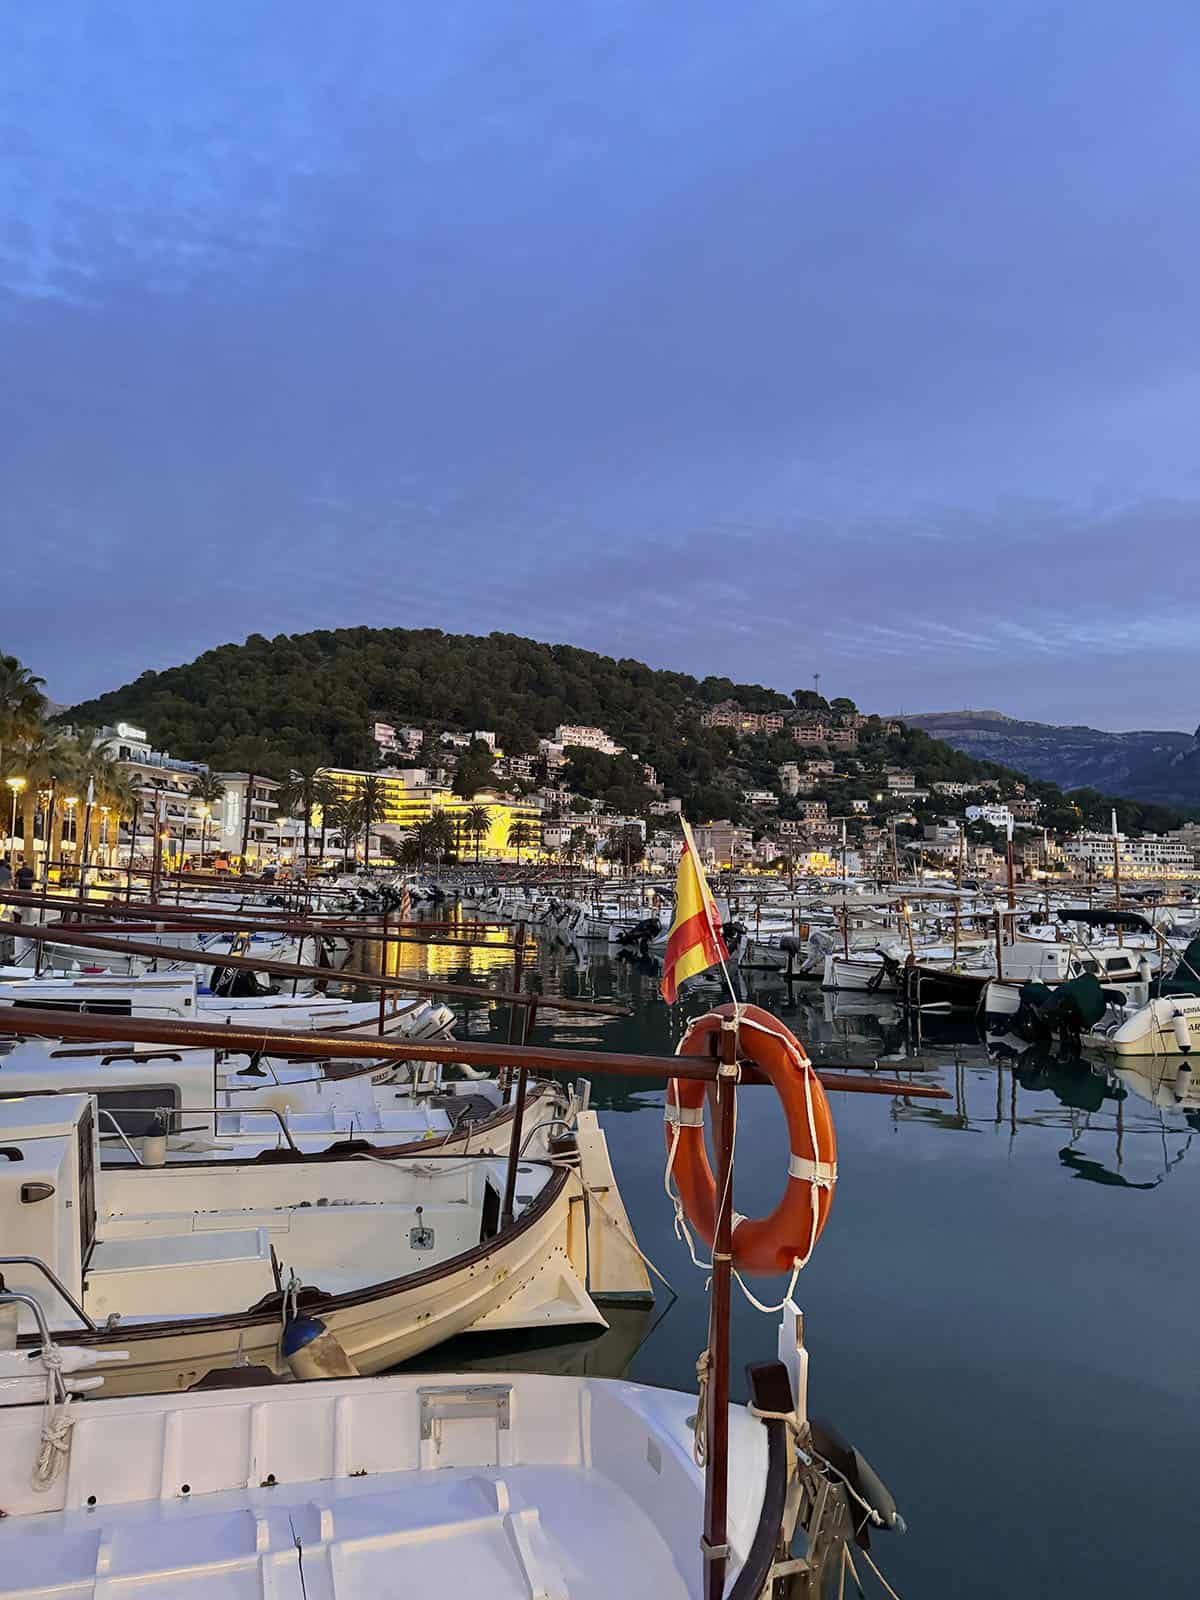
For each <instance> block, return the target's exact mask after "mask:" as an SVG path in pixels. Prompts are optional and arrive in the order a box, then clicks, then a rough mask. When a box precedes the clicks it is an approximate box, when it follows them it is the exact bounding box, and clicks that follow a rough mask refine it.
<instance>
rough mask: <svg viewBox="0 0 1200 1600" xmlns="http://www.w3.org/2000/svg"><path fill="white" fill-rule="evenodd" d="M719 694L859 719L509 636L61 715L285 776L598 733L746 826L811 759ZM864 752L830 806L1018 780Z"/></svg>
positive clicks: (174, 674) (594, 784)
mask: <svg viewBox="0 0 1200 1600" xmlns="http://www.w3.org/2000/svg"><path fill="white" fill-rule="evenodd" d="M724 700H736V701H738V702H739V703H740V705H741V707H742V709H743V710H744V711H776V710H777V711H784V712H791V713H793V714H795V713H796V711H797V710H800V711H809V712H817V713H820V714H821V715H823V716H826V717H828V715H829V714H830V713H831V712H832V713H833V714H835V715H836V713H837V712H838V711H839V709H841V710H847V711H853V710H854V707H853V704H852V702H850V701H838V700H834V701H832V702H830V703H827V702H826V701H825V700H823V699H821V698H820V697H819V696H817V695H815V694H814V693H812V691H810V690H803V689H797V690H795V691H794V693H793V694H792V695H791V696H790V697H789V696H788V695H785V694H781V693H780V692H779V691H778V690H775V689H768V688H764V687H763V686H762V685H760V684H737V683H733V682H732V681H731V680H730V679H728V678H716V677H710V678H704V679H699V678H693V677H691V676H689V675H688V674H687V673H684V672H660V671H655V670H654V669H652V668H650V667H648V666H646V665H645V664H644V663H643V662H641V661H630V660H622V661H616V660H613V659H612V658H611V657H609V656H601V655H596V654H595V653H594V652H592V651H590V650H579V649H576V648H575V647H574V646H572V645H561V644H558V645H549V644H540V643H538V642H536V641H535V640H532V639H523V638H519V637H518V636H516V635H515V634H506V633H492V634H488V635H487V636H486V637H483V638H479V637H475V636H472V635H464V634H448V633H442V632H440V631H439V630H437V629H432V628H425V629H407V628H339V629H336V630H333V631H327V630H322V631H319V632H316V633H302V634H278V635H277V636H276V637H275V638H274V639H266V638H264V637H263V636H262V635H261V634H251V636H250V637H249V638H248V639H247V640H246V642H245V643H244V644H240V645H234V644H229V645H222V646H221V647H220V648H219V649H217V650H209V651H207V652H206V653H205V654H204V655H202V656H199V657H197V659H196V660H195V661H193V662H190V663H189V664H188V665H186V666H180V667H170V668H168V669H167V670H166V671H165V672H145V673H143V674H142V676H141V677H140V678H138V679H137V680H136V681H135V682H133V683H130V684H126V685H125V687H124V688H121V689H115V690H113V691H112V692H111V693H110V694H105V695H101V696H99V698H97V699H95V700H89V701H86V702H84V703H83V704H81V705H78V706H75V707H73V708H72V710H71V711H70V712H68V713H66V718H67V720H70V721H71V722H74V723H76V724H103V723H115V722H118V721H129V722H134V723H137V724H138V725H139V726H142V727H145V729H146V730H147V732H148V734H149V736H150V738H151V739H152V740H153V742H154V743H155V745H157V746H158V748H159V749H162V750H167V751H169V752H170V753H171V754H173V755H177V756H184V757H188V758H191V759H194V760H204V761H208V762H210V763H211V764H212V765H213V766H215V767H217V768H218V769H224V770H239V769H240V770H243V771H253V772H262V773H268V774H274V775H276V776H280V777H283V776H286V774H287V772H288V771H289V770H290V768H291V767H292V766H301V765H311V764H317V763H330V764H336V765H341V766H352V767H370V766H373V765H374V764H375V761H376V755H377V752H376V747H375V744H374V741H373V738H372V723H373V722H374V721H376V720H380V721H383V722H390V723H393V724H396V725H419V726H421V727H423V728H424V729H425V731H426V732H427V733H429V734H431V735H434V736H436V735H437V734H439V733H440V732H441V731H442V730H444V729H459V730H462V731H465V732H473V731H475V730H476V729H487V730H490V731H492V732H494V733H495V734H496V735H497V739H498V742H499V745H500V747H501V749H503V750H504V751H505V752H506V753H507V754H509V755H522V754H529V753H533V752H534V751H536V749H537V741H538V739H539V738H544V737H546V736H548V735H551V734H553V733H554V731H555V729H556V728H557V727H558V725H559V724H560V723H564V722H567V723H586V724H597V725H599V726H600V727H603V728H605V729H607V731H608V732H609V733H610V734H612V735H613V737H614V738H615V739H617V740H618V741H619V742H620V743H621V744H623V745H625V746H626V747H627V749H628V750H629V751H630V752H631V753H632V754H633V755H634V756H638V757H640V758H641V759H642V760H644V761H648V762H651V763H652V764H653V765H654V766H655V767H656V768H657V769H658V776H659V779H660V781H661V782H662V783H663V785H664V786H665V789H666V792H667V794H669V795H677V796H679V797H680V798H681V799H682V800H683V801H684V803H685V805H687V807H688V809H689V811H690V812H691V814H692V815H694V816H697V817H726V816H728V817H733V818H735V819H736V818H738V817H745V816H747V815H748V808H747V804H746V802H745V799H744V796H745V792H746V791H747V790H750V791H753V790H756V789H762V788H764V787H765V788H771V789H775V790H776V791H777V790H778V768H779V764H780V763H781V762H784V761H794V760H796V759H797V758H798V757H799V758H801V759H803V754H804V752H803V751H802V750H801V749H798V747H797V745H796V743H795V742H794V740H793V738H792V733H791V729H790V728H786V727H785V728H783V729H781V730H779V731H776V732H773V733H769V734H768V733H753V734H749V735H746V734H739V733H736V732H734V731H733V730H732V729H730V728H704V727H701V725H700V716H701V714H702V713H703V711H704V710H705V708H706V707H709V706H714V705H717V704H719V703H720V702H722V701H724ZM860 740H861V743H860V747H859V749H858V751H857V752H855V757H854V758H852V759H851V760H850V761H849V762H846V761H842V762H841V763H840V765H841V767H842V768H843V771H842V774H841V776H840V777H839V780H838V788H837V791H836V796H833V794H832V791H831V797H835V798H837V799H838V801H839V803H841V802H848V801H849V800H851V799H855V798H868V797H869V796H870V795H872V794H874V793H875V791H876V790H877V789H879V787H880V786H881V783H882V776H881V775H882V772H883V769H884V766H885V764H887V763H895V764H898V765H899V766H901V767H904V768H907V769H910V770H911V771H912V772H913V773H914V774H915V775H916V777H917V780H918V782H919V783H921V784H930V783H932V782H935V781H937V780H938V779H952V780H957V781H960V782H979V781H980V780H982V779H984V778H1003V779H1006V780H1012V779H1013V778H1014V776H1019V774H1018V775H1014V774H1013V773H1012V771H1011V770H1010V769H1009V770H1006V768H1005V767H1003V766H1001V765H998V764H996V763H995V762H993V761H987V760H980V759H977V758H975V757H972V756H969V755H965V754H963V753H962V752H960V751H958V750H954V749H952V748H951V747H950V745H949V744H946V743H943V742H942V741H941V740H939V739H936V738H931V737H930V735H929V734H928V733H926V732H924V731H923V730H922V729H920V728H916V727H908V726H906V727H904V728H902V729H901V730H899V731H896V730H895V726H894V725H892V727H891V728H889V726H888V725H887V724H885V723H884V722H881V721H880V719H879V718H878V717H870V718H869V719H868V720H867V722H866V723H865V725H864V726H863V728H862V730H861V732H860ZM982 753H983V752H980V754H982ZM460 775H461V774H460ZM566 775H567V778H568V780H569V782H570V784H571V786H572V787H574V788H575V789H576V790H577V792H579V793H581V794H585V795H591V796H594V797H598V798H602V799H603V800H604V801H605V803H606V805H608V806H609V808H610V809H612V810H614V811H617V812H633V811H640V810H644V809H645V807H646V805H647V804H648V802H649V800H650V799H652V798H653V797H654V796H653V794H652V792H651V791H649V790H647V789H646V788H645V785H644V775H643V773H642V771H641V769H640V768H639V767H638V765H637V763H636V762H634V761H632V760H631V759H630V757H629V756H621V757H617V758H612V757H607V756H602V755H600V754H599V753H598V752H594V751H584V752H576V754H575V756H574V758H573V761H572V766H571V767H570V769H568V772H567V774H566ZM479 776H482V774H479ZM1005 786H1006V788H1007V787H1008V784H1007V782H1006V785H1005ZM1031 792H1032V793H1033V794H1035V795H1036V796H1037V798H1039V799H1040V800H1041V801H1042V804H1043V812H1042V813H1041V815H1042V817H1043V818H1044V820H1045V821H1046V822H1047V823H1048V824H1050V825H1063V826H1072V825H1073V826H1078V825H1079V822H1080V821H1081V820H1086V821H1088V822H1089V823H1091V822H1094V821H1097V820H1099V821H1100V822H1106V821H1107V816H1108V806H1109V804H1110V801H1109V800H1108V799H1107V798H1106V797H1105V796H1104V795H1102V794H1100V793H1096V792H1094V791H1087V792H1086V796H1083V795H1077V796H1075V797H1073V800H1074V802H1075V803H1074V804H1069V803H1068V802H1066V801H1065V800H1064V797H1063V796H1062V794H1061V793H1060V792H1059V791H1058V789H1057V788H1056V786H1055V785H1053V784H1049V783H1035V784H1033V785H1032V788H1031ZM1084 800H1086V803H1082V802H1084ZM794 811H795V803H794V802H790V801H785V802H783V803H782V804H781V807H780V811H779V814H780V815H781V816H784V815H790V814H792V813H793V812H794ZM1175 820H1177V819H1175V818H1174V817H1173V815H1170V814H1168V813H1165V812H1162V810H1161V808H1157V807H1153V806H1146V805H1128V806H1124V807H1123V809H1122V812H1121V821H1122V826H1129V827H1131V828H1138V827H1156V828H1161V827H1164V826H1171V825H1174V821H1175Z"/></svg>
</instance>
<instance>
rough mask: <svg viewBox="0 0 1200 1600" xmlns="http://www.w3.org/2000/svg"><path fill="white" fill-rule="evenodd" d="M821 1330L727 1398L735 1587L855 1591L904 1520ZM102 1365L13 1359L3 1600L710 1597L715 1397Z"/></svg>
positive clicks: (0, 1544)
mask: <svg viewBox="0 0 1200 1600" xmlns="http://www.w3.org/2000/svg"><path fill="white" fill-rule="evenodd" d="M2 1298H3V1297H2V1296H0V1299H2ZM0 1309H3V1308H2V1307H0ZM798 1328H799V1321H798V1317H797V1315H796V1313H795V1310H794V1308H790V1309H789V1311H788V1313H787V1314H786V1315H785V1319H784V1325H783V1327H782V1328H781V1330H780V1337H779V1344H780V1352H779V1353H780V1357H781V1360H780V1361H779V1362H777V1363H769V1364H764V1365H763V1366H761V1367H759V1368H757V1369H753V1372H752V1377H753V1385H754V1387H753V1403H754V1409H753V1410H751V1409H750V1407H747V1406H738V1405H731V1406H730V1407H729V1412H728V1418H729V1444H728V1452H727V1460H728V1476H729V1485H730V1498H729V1512H728V1523H727V1535H726V1538H727V1558H726V1570H727V1585H728V1586H727V1587H726V1586H725V1585H722V1592H724V1593H725V1594H727V1595H728V1596H729V1600H765V1597H766V1596H767V1595H768V1594H770V1595H775V1596H779V1595H781V1594H782V1592H783V1590H784V1587H785V1585H786V1592H787V1593H788V1594H789V1595H790V1596H793V1597H794V1600H802V1597H812V1600H815V1597H816V1596H817V1595H818V1594H824V1593H832V1592H835V1587H836V1585H837V1583H838V1580H839V1574H840V1577H841V1580H842V1582H843V1583H844V1582H845V1579H846V1569H847V1566H848V1565H850V1564H852V1563H853V1561H854V1559H855V1558H854V1557H853V1556H849V1557H848V1556H847V1548H848V1544H849V1541H850V1540H851V1538H852V1536H853V1533H854V1530H855V1529H856V1528H861V1527H862V1526H863V1525H864V1524H865V1523H867V1522H870V1523H872V1524H873V1525H874V1526H875V1527H878V1528H880V1529H885V1528H893V1529H900V1530H902V1529H903V1526H904V1524H903V1521H902V1519H901V1518H900V1516H899V1514H898V1512H897V1511H896V1507H895V1502H894V1501H893V1500H892V1498H891V1496H890V1495H889V1494H888V1492H887V1490H886V1489H885V1488H884V1486H883V1485H882V1483H881V1482H880V1481H879V1479H878V1478H877V1477H876V1475H875V1474H874V1473H873V1472H872V1471H871V1469H870V1468H869V1466H868V1465H867V1463H866V1462H865V1460H864V1459H863V1458H862V1457H861V1456H860V1455H859V1454H858V1452H857V1451H853V1450H851V1449H850V1448H849V1447H847V1446H844V1445H843V1444H842V1442H841V1441H840V1440H837V1439H836V1437H831V1436H828V1435H827V1434H826V1432H825V1431H824V1430H823V1429H822V1428H821V1427H820V1426H819V1425H817V1424H814V1423H812V1422H811V1421H810V1419H809V1416H808V1392H807V1391H808V1355H807V1351H806V1350H805V1349H804V1348H803V1343H802V1339H801V1336H800V1334H799V1331H798ZM44 1352H48V1353H45V1354H44ZM114 1353H115V1352H114ZM79 1359H80V1357H79V1352H77V1351H75V1350H73V1349H71V1348H69V1347H68V1348H66V1349H62V1350H55V1349H53V1348H52V1347H49V1346H48V1345H45V1346H39V1347H38V1348H37V1350H36V1351H35V1352H34V1353H33V1354H32V1355H31V1356H30V1357H26V1356H24V1355H22V1356H21V1358H20V1362H21V1365H22V1367H23V1368H24V1369H25V1372H27V1373H32V1374H34V1376H24V1375H22V1376H20V1377H17V1378H15V1379H13V1380H12V1381H13V1383H14V1384H19V1385H20V1386H21V1389H20V1390H19V1391H17V1390H13V1391H10V1393H9V1394H8V1395H6V1394H5V1385H6V1382H7V1381H8V1380H7V1377H6V1374H8V1373H11V1372H12V1371H13V1368H14V1366H15V1363H14V1362H13V1360H12V1357H11V1356H8V1357H6V1356H5V1355H4V1354H3V1352H0V1504H3V1506H4V1511H5V1516H4V1518H3V1520H0V1596H2V1597H5V1600H18V1597H20V1600H29V1597H32V1596H35V1595H36V1596H37V1597H38V1600H68V1597H75V1596H79V1595H84V1594H86V1595H94V1596H99V1595H101V1594H105V1595H113V1596H116V1595H121V1594H126V1593H128V1594H137V1595H138V1596H140V1597H142V1600H168V1597H170V1600H176V1597H178V1596H182V1595H187V1596H189V1597H194V1600H233V1597H245V1600H249V1597H252V1596H263V1597H267V1596H271V1597H274V1600H319V1597H325V1600H386V1597H388V1596H396V1597H399V1596H402V1595H403V1596H410V1595H411V1596H414V1597H415V1596H424V1595H441V1594H454V1593H461V1594H466V1595H479V1596H481V1597H486V1600H502V1597H513V1600H518V1597H525V1600H531V1597H532V1600H610V1597H612V1596H614V1595H629V1596H632V1597H640V1596H654V1597H655V1600H704V1597H705V1596H707V1595H708V1594H709V1593H710V1592H711V1590H710V1588H709V1585H708V1583H707V1578H708V1573H707V1570H706V1562H705V1559H704V1557H703V1554H702V1551H701V1545H700V1538H699V1534H700V1531H701V1530H702V1528H703V1527H704V1506H705V1483H706V1480H705V1471H704V1468H703V1467H701V1466H698V1465H697V1462H696V1453H695V1449H696V1440H695V1434H694V1428H693V1423H694V1419H695V1415H696V1413H697V1411H698V1409H699V1408H700V1400H699V1398H698V1397H697V1396H696V1395H688V1394H679V1393H676V1392H674V1391H672V1390H667V1389H661V1388H653V1387H650V1386H647V1385H642V1384H635V1383H629V1382H624V1381H619V1380H613V1379H602V1378H590V1377H579V1378H576V1377H558V1376H556V1377H546V1376H540V1375H534V1374H528V1373H515V1372H514V1373H501V1374H492V1373H488V1374H487V1375H486V1378H485V1379H483V1380H482V1381H481V1378H480V1376H479V1375H478V1374H474V1375H472V1374H463V1373H460V1374H454V1373H439V1374H436V1375H433V1374H424V1373H414V1374H408V1375H402V1376H394V1377H386V1378H383V1377H381V1378H373V1379H370V1380H363V1379H361V1378H360V1379H350V1380H336V1381H328V1382H324V1383H319V1384H303V1385H279V1386H274V1387H241V1386H239V1387H237V1388H214V1389H206V1390H202V1391H199V1392H195V1393H190V1394H176V1395H148V1396H137V1397H125V1398H121V1397H116V1398H107V1397H105V1396H106V1394H107V1392H108V1391H109V1390H110V1388H111V1386H112V1385H113V1383H114V1380H115V1378H116V1377H117V1375H118V1374H119V1373H120V1372H121V1370H122V1369H121V1367H120V1366H108V1367H101V1368H97V1369H95V1370H94V1371H93V1370H91V1369H90V1368H89V1369H86V1371H85V1370H84V1369H82V1368H81V1367H80V1365H79ZM84 1359H86V1356H85V1358H84ZM6 1363H7V1364H6ZM237 1376H238V1374H237V1373H233V1374H231V1375H230V1377H231V1378H235V1379H236V1378H237ZM248 1376H250V1374H249V1373H247V1372H246V1370H245V1369H242V1377H243V1378H245V1377H248ZM97 1378H99V1379H100V1381H101V1382H102V1384H103V1389H102V1390H101V1392H100V1394H99V1395H98V1396H97V1395H96V1394H95V1392H94V1391H93V1393H92V1394H91V1395H88V1396H85V1397H84V1398H81V1399H76V1400H74V1401H71V1402H68V1401H67V1396H66V1391H67V1390H68V1389H70V1390H75V1391H76V1392H77V1391H78V1390H79V1389H80V1388H81V1387H82V1386H83V1385H84V1384H94V1383H95V1382H96V1380H97ZM47 1384H49V1392H48V1393H44V1394H43V1396H39V1394H38V1385H40V1386H41V1389H42V1390H43V1391H45V1390H46V1387H47ZM22 1401H23V1402H24V1403H22ZM793 1544H794V1545H795V1550H794V1553H793V1549H792V1548H791V1547H792V1546H793ZM859 1559H862V1558H861V1557H859ZM872 1565H874V1563H873V1562H872ZM785 1574H786V1576H785Z"/></svg>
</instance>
